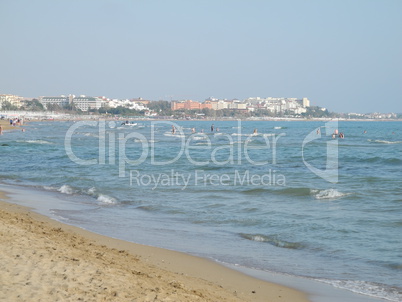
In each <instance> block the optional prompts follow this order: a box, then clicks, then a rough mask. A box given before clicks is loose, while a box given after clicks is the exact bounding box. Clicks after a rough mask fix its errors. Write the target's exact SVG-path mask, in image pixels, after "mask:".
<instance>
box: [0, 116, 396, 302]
mask: <svg viewBox="0 0 402 302" xmlns="http://www.w3.org/2000/svg"><path fill="white" fill-rule="evenodd" d="M135 123H136V124H133V125H125V126H122V125H120V122H98V121H93V122H75V123H74V122H35V123H31V124H29V125H27V126H26V132H21V131H14V132H8V133H6V134H5V135H3V136H1V137H0V151H1V155H2V164H1V166H0V181H1V182H2V183H3V184H11V185H14V186H20V187H21V186H23V187H28V188H30V189H34V190H42V191H48V192H51V193H52V194H54V195H57V196H63V199H64V200H65V201H67V202H66V203H62V201H60V204H59V203H54V204H53V203H52V204H47V205H46V206H47V207H48V210H49V215H50V216H52V217H53V218H56V219H59V220H61V221H63V222H67V223H70V224H74V225H78V226H81V227H83V228H86V229H89V230H92V231H96V232H99V233H102V234H105V235H109V236H113V237H117V238H121V239H125V240H129V241H133V242H138V243H143V244H149V245H154V246H159V247H163V248H169V249H173V250H179V251H184V252H188V253H192V254H196V255H199V256H203V257H208V258H213V259H215V260H217V261H221V262H224V263H229V264H236V265H239V266H243V267H249V268H256V269H258V270H262V271H274V272H281V273H286V274H290V275H295V276H303V277H307V278H311V279H315V280H319V281H320V282H324V283H328V284H331V285H333V286H335V287H339V288H345V289H348V290H350V291H354V292H357V293H360V294H363V295H367V296H373V297H378V298H383V299H386V300H390V301H401V300H402V278H400V276H401V273H402V123H401V122H339V123H338V124H336V122H333V123H330V124H326V123H325V122H318V121H314V122H304V121H300V122H299V121H241V122H240V121H215V122H204V121H177V122H175V123H171V122H151V121H137V122H135ZM212 123H213V124H214V132H211V128H210V127H211V124H212ZM172 125H174V126H175V128H176V133H175V134H173V133H172V131H171V130H172ZM193 127H194V128H195V130H196V133H195V134H192V128H193ZM217 128H219V131H218V132H217V131H216V130H217ZM254 129H258V133H257V134H255V135H252V133H253V132H254ZM317 129H319V130H320V131H319V132H318V131H317ZM334 129H338V130H339V132H343V133H344V134H345V138H344V139H340V138H336V139H333V138H332V137H331V134H332V132H333V130H334ZM60 200H61V199H60Z"/></svg>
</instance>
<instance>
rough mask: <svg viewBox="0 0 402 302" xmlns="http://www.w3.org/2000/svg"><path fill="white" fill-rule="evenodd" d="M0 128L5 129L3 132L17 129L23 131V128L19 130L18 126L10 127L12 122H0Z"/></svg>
mask: <svg viewBox="0 0 402 302" xmlns="http://www.w3.org/2000/svg"><path fill="white" fill-rule="evenodd" d="M0 126H1V127H2V128H3V131H5V130H16V129H20V130H21V128H19V127H18V126H12V125H10V122H9V121H8V120H0ZM3 134H4V133H3Z"/></svg>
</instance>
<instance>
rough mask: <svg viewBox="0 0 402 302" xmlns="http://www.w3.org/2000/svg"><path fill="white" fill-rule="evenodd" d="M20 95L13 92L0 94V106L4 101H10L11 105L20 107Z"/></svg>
mask: <svg viewBox="0 0 402 302" xmlns="http://www.w3.org/2000/svg"><path fill="white" fill-rule="evenodd" d="M21 100H22V97H20V96H18V95H14V94H0V108H2V107H3V104H4V103H6V102H7V103H10V104H11V105H13V106H16V107H18V108H19V107H21Z"/></svg>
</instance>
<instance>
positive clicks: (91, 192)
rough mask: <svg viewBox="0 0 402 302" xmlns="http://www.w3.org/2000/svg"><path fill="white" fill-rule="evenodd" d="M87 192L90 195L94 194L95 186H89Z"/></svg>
mask: <svg viewBox="0 0 402 302" xmlns="http://www.w3.org/2000/svg"><path fill="white" fill-rule="evenodd" d="M87 194H88V195H90V196H94V195H96V188H95V187H91V188H89V189H88V191H87Z"/></svg>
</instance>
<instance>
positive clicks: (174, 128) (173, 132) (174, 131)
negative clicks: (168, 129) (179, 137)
mask: <svg viewBox="0 0 402 302" xmlns="http://www.w3.org/2000/svg"><path fill="white" fill-rule="evenodd" d="M175 133H176V127H175V126H173V125H172V134H175Z"/></svg>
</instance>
